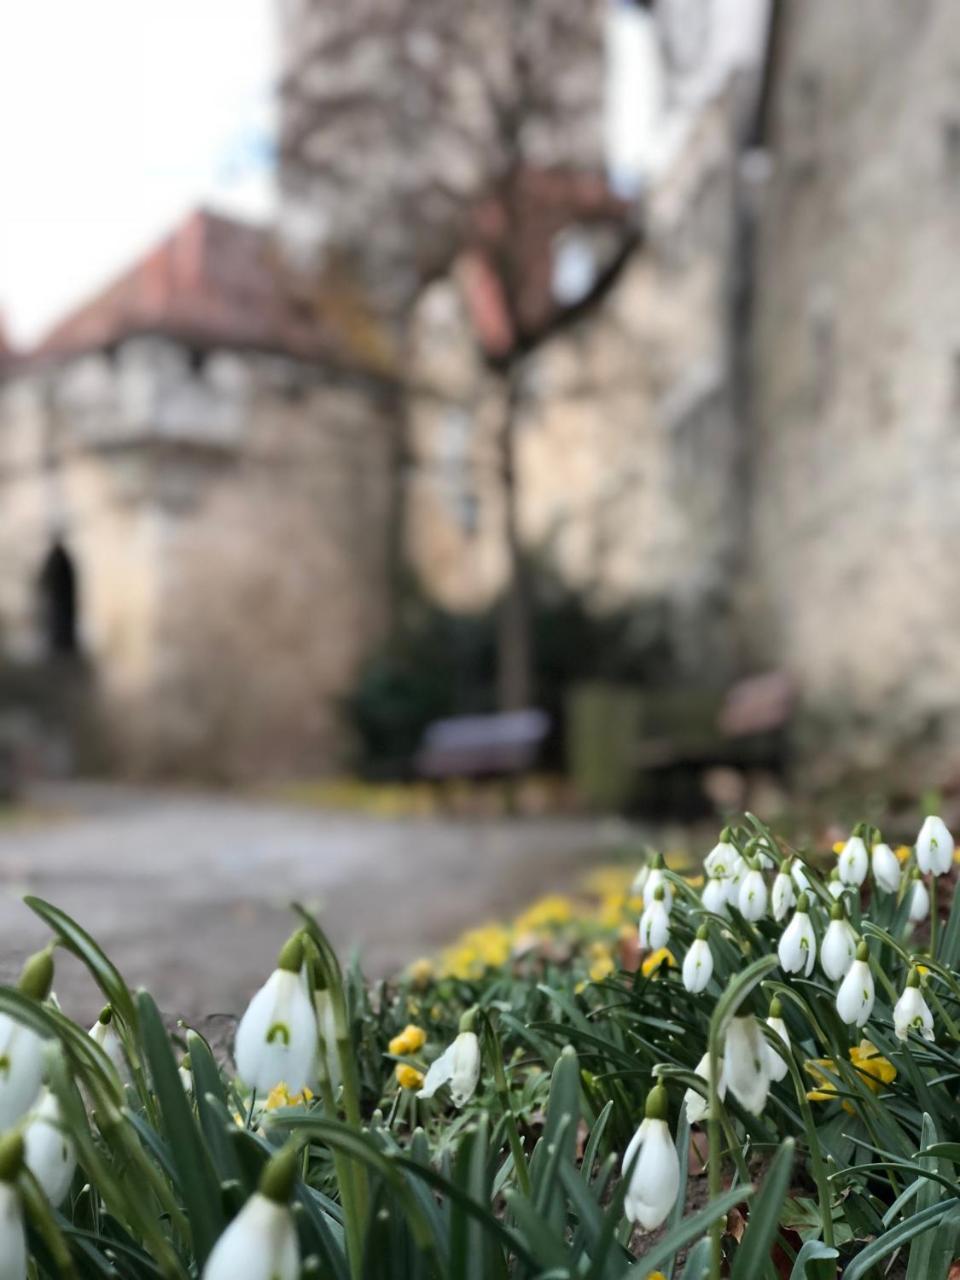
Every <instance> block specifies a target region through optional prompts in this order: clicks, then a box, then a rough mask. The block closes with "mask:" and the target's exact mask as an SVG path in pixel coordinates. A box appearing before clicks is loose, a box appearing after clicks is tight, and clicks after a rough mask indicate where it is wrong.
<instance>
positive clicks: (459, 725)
mask: <svg viewBox="0 0 960 1280" xmlns="http://www.w3.org/2000/svg"><path fill="white" fill-rule="evenodd" d="M549 729H550V717H549V716H548V715H547V714H546V712H545V711H538V710H537V709H535V708H533V707H531V708H528V709H526V710H523V711H503V712H498V713H496V714H493V715H478V716H454V717H452V718H450V719H448V720H436V721H434V723H433V724H431V725H428V726H427V728H426V730H425V731H424V735H423V739H422V741H421V744H420V749H419V750H418V752H417V755H416V759H415V765H416V769H417V772H418V773H419V774H420V776H421V777H423V778H432V779H435V780H437V781H440V780H442V779H446V778H510V777H516V776H518V775H519V774H521V773H526V772H527V771H528V770H529V769H531V768H532V767H533V766H534V765H535V764H536V762H537V757H538V755H539V753H540V748H541V747H542V745H543V742H544V739H545V738H546V736H547V733H548V732H549Z"/></svg>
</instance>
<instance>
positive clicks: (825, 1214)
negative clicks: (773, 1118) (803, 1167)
mask: <svg viewBox="0 0 960 1280" xmlns="http://www.w3.org/2000/svg"><path fill="white" fill-rule="evenodd" d="M787 1067H788V1068H789V1070H790V1077H791V1079H792V1080H793V1085H794V1088H795V1089H796V1092H797V1103H798V1104H799V1107H800V1115H801V1116H802V1118H803V1128H804V1132H805V1134H806V1138H807V1147H808V1148H809V1151H810V1165H811V1169H812V1172H813V1181H814V1184H815V1186H816V1188H817V1200H818V1201H819V1204H820V1227H821V1230H822V1231H823V1243H824V1244H825V1245H828V1246H829V1247H830V1248H833V1244H834V1239H833V1205H832V1202H831V1198H830V1181H829V1178H828V1176H827V1167H826V1165H825V1163H824V1160H823V1155H822V1153H821V1151H820V1144H819V1142H818V1141H817V1126H816V1123H815V1121H814V1118H813V1109H812V1108H811V1106H810V1100H809V1098H808V1097H807V1089H806V1086H805V1084H804V1082H803V1077H802V1076H801V1074H800V1068H799V1067H798V1066H797V1063H796V1060H795V1058H794V1056H793V1053H792V1052H790V1053H788V1054H787Z"/></svg>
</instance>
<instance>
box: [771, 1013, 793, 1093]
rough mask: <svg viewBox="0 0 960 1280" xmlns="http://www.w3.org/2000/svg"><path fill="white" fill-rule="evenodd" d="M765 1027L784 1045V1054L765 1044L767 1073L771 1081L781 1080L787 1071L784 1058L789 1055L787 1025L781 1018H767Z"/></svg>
mask: <svg viewBox="0 0 960 1280" xmlns="http://www.w3.org/2000/svg"><path fill="white" fill-rule="evenodd" d="M767 1026H768V1027H769V1028H770V1030H771V1031H775V1032H776V1033H777V1035H778V1036H779V1037H780V1039H781V1040H782V1041H783V1045H784V1052H783V1053H780V1052H778V1050H777V1049H776V1048H775V1047H774V1046H773V1045H772V1044H770V1043H769V1042H768V1043H767V1046H766V1048H767V1071H768V1072H769V1075H770V1079H771V1080H782V1079H783V1077H784V1076H785V1075H786V1074H787V1071H788V1070H789V1067H788V1066H787V1063H786V1056H785V1055H787V1054H789V1053H790V1035H789V1033H788V1031H787V1024H786V1023H785V1022H784V1020H783V1019H782V1018H768V1019H767Z"/></svg>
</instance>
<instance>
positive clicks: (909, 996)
mask: <svg viewBox="0 0 960 1280" xmlns="http://www.w3.org/2000/svg"><path fill="white" fill-rule="evenodd" d="M893 1029H894V1031H895V1032H896V1033H897V1036H898V1037H899V1038H900V1039H901V1040H906V1039H907V1038H908V1037H909V1035H910V1032H911V1031H917V1032H919V1034H920V1035H922V1036H923V1038H924V1040H932V1039H933V1014H932V1013H931V1012H930V1006H929V1005H928V1004H927V1002H926V1000H925V999H924V998H923V992H922V991H921V990H920V974H919V973H918V971H917V970H916V969H911V970H910V974H909V976H908V978H907V985H906V986H905V987H904V989H903V995H902V996H901V997H900V999H899V1000H898V1001H897V1003H896V1004H895V1005H894V1007H893Z"/></svg>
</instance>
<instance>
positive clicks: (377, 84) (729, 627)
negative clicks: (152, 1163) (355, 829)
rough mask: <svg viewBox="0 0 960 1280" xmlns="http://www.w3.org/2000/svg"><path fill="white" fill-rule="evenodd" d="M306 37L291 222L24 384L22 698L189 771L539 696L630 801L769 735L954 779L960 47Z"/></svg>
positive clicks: (352, 29)
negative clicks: (663, 770)
mask: <svg viewBox="0 0 960 1280" xmlns="http://www.w3.org/2000/svg"><path fill="white" fill-rule="evenodd" d="M277 17H278V22H279V30H280V54H281V66H280V68H279V72H278V89H279V104H280V126H279V136H278V141H277V172H276V181H277V186H278V192H279V202H278V216H277V220H276V225H275V226H274V227H270V228H254V227H250V226H247V225H244V224H240V223H237V222H235V221H233V220H230V219H226V218H223V217H220V216H217V215H214V214H212V213H209V212H198V213H195V214H194V215H193V216H191V217H189V218H188V219H187V220H186V221H185V222H184V223H183V224H182V225H181V226H180V227H179V228H177V229H176V230H174V231H173V232H172V233H171V235H170V237H169V238H168V239H167V240H166V241H164V243H163V244H161V245H160V246H159V247H158V248H157V249H156V251H155V252H153V253H152V254H151V255H149V256H148V257H147V258H145V259H143V260H142V261H141V262H139V263H137V264H135V265H133V266H132V267H131V269H130V270H129V271H128V272H127V273H126V274H125V275H123V276H122V278H121V279H119V280H118V281H116V282H115V283H114V284H113V285H112V286H110V287H109V288H108V289H106V290H105V291H104V292H103V293H101V294H99V295H98V296H96V297H94V298H92V299H91V300H90V302H89V303H88V304H87V305H86V306H84V307H82V308H81V309H79V310H78V311H76V312H74V313H73V314H71V315H69V316H68V317H67V318H66V319H65V320H64V321H63V322H62V323H60V324H58V325H57V326H56V327H55V328H54V329H53V331H52V332H51V333H50V334H49V335H48V336H47V337H46V338H45V339H44V340H43V341H41V342H40V343H39V344H37V345H36V347H35V348H34V349H33V350H31V351H29V352H18V353H16V354H15V353H12V352H8V353H7V354H6V356H5V357H4V375H3V383H2V386H0V542H2V545H3V548H4V554H3V566H4V567H3V574H2V580H0V643H2V646H3V649H4V651H5V653H6V655H7V659H8V667H9V668H10V670H11V671H13V673H14V675H13V676H10V675H8V676H7V677H6V679H7V681H8V683H9V684H10V686H11V688H13V687H16V688H18V689H19V691H20V692H19V695H18V696H19V697H20V699H21V700H22V701H25V702H26V703H30V702H31V700H32V702H33V703H34V704H38V703H42V702H43V700H44V698H45V697H46V696H47V695H48V694H49V690H50V689H51V688H53V687H54V686H53V685H51V683H50V680H51V679H53V680H55V681H57V682H59V683H58V684H57V685H56V687H57V688H58V689H59V688H60V685H61V684H62V685H64V686H65V687H66V688H68V689H69V690H70V693H69V699H70V706H71V707H72V708H73V709H74V723H77V722H78V721H77V716H78V714H79V713H78V712H77V710H76V708H77V707H81V708H84V709H85V710H84V714H83V715H82V716H80V721H82V723H83V724H84V725H85V726H86V728H85V730H84V733H83V735H82V736H83V739H84V741H85V742H87V743H88V744H89V743H93V742H96V743H97V744H99V745H98V747H97V749H98V750H101V751H103V752H104V753H105V755H106V756H107V757H109V758H112V759H113V760H114V761H116V760H120V761H122V762H123V763H124V764H125V765H127V766H128V767H136V768H138V769H144V770H153V771H157V770H167V771H173V772H187V773H190V772H192V773H198V772H202V773H205V774H211V773H212V774H219V775H222V776H236V775H249V774H251V773H253V774H260V773H262V772H264V771H272V772H281V773H292V772H306V771H313V770H317V769H330V768H335V767H340V766H342V764H343V762H344V761H345V760H352V761H353V762H356V761H357V760H358V759H360V760H361V761H362V762H363V763H364V765H365V766H366V767H368V768H371V769H374V770H376V769H381V770H383V771H386V772H390V771H397V770H400V771H402V770H403V769H404V768H407V767H409V764H410V761H411V759H412V757H413V753H414V751H415V748H416V745H417V742H418V740H419V737H420V734H421V733H422V731H423V729H424V727H425V726H426V725H427V724H429V723H430V722H431V721H432V720H434V719H436V718H437V717H440V716H449V715H453V714H460V713H467V712H476V711H489V710H493V709H495V708H501V709H510V708H518V707H524V706H531V705H537V706H544V707H546V708H547V710H548V711H549V712H550V714H551V716H552V718H553V722H554V725H555V729H556V734H555V740H554V743H553V746H552V747H551V750H552V752H553V756H552V757H551V759H552V760H553V761H554V762H555V763H556V762H558V761H559V760H560V759H561V756H562V752H563V749H564V746H566V760H567V762H568V763H571V764H573V765H574V767H575V768H576V769H577V770H578V772H579V774H580V775H581V778H582V780H583V781H584V785H585V786H586V787H587V789H588V790H589V788H590V786H591V782H590V780H591V779H593V780H594V782H595V783H596V787H599V791H600V792H601V793H603V787H604V785H605V783H604V780H606V781H607V782H609V781H610V780H611V779H614V780H615V779H617V778H620V777H629V776H631V775H633V774H635V773H636V772H637V771H638V770H639V769H640V767H641V765H644V766H649V767H650V768H654V767H659V766H661V765H663V764H667V765H670V764H675V763H682V762H684V761H688V762H691V763H692V764H694V765H695V766H696V767H698V768H707V767H710V766H714V765H724V764H729V763H736V764H737V765H738V766H744V765H745V764H746V763H749V757H750V750H752V748H750V750H746V752H745V751H744V750H738V749H736V748H734V747H732V746H731V740H732V739H735V738H739V739H741V740H742V739H744V738H747V739H752V740H754V745H755V740H756V736H757V734H760V735H763V734H768V733H770V732H771V731H772V732H773V734H774V737H775V738H776V745H775V746H771V745H770V743H771V741H772V739H771V740H768V741H766V745H765V747H764V750H763V758H764V760H765V762H766V763H768V764H770V763H772V764H776V765H777V766H781V765H782V764H783V761H784V758H785V757H784V755H783V744H784V742H787V743H788V744H789V746H790V750H791V751H792V760H793V762H794V764H795V765H796V766H798V767H799V768H800V769H801V770H802V773H803V775H804V776H805V778H806V780H807V781H812V782H815V783H819V784H822V783H826V782H829V781H830V780H832V779H833V778H835V777H836V776H838V775H840V774H843V773H844V772H851V771H855V772H860V773H865V774H877V775H878V776H879V775H882V774H883V771H884V770H886V769H888V768H889V767H890V766H891V765H893V764H894V763H895V764H896V766H897V768H898V770H900V771H901V777H902V779H903V785H906V786H909V785H911V778H914V777H915V778H917V779H919V777H920V771H921V770H926V774H925V776H926V777H928V778H933V779H934V780H939V781H949V780H950V778H951V777H952V776H953V774H954V773H955V771H956V766H957V764H958V763H960V695H958V682H957V680H956V678H955V675H956V673H955V666H956V663H957V659H956V658H955V657H954V647H953V642H952V634H953V632H954V631H955V629H956V628H955V625H954V620H953V617H952V613H951V611H950V607H949V603H948V602H949V600H950V599H951V598H952V592H951V586H952V582H951V577H950V574H951V567H952V564H953V561H954V559H955V547H956V546H957V537H958V527H957V518H956V517H955V516H954V514H953V509H952V503H951V501H950V498H951V484H952V479H953V472H954V470H955V469H956V466H957V461H955V455H957V449H958V448H960V446H958V444H957V441H956V439H955V436H956V420H957V405H958V401H960V372H958V371H960V364H958V356H957V352H958V350H960V316H958V315H957V314H956V312H957V309H958V307H960V304H958V303H957V302H956V297H955V295H956V290H952V289H951V288H950V282H951V280H950V273H951V269H952V267H953V265H954V263H955V261H956V254H957V250H958V245H957V243H956V228H955V225H954V223H955V219H954V217H953V213H952V202H953V199H954V197H955V194H956V190H955V188H956V183H957V181H958V174H960V86H958V82H957V78H956V73H955V69H954V67H953V62H952V56H953V55H952V52H951V50H952V49H953V48H955V47H956V40H957V37H958V36H960V11H957V10H956V9H955V7H953V6H951V5H949V4H948V3H947V2H946V0H928V3H926V4H924V5H923V6H922V7H919V8H912V9H910V10H907V9H906V8H905V7H904V6H902V5H900V4H898V3H896V0H880V2H879V3H877V4H876V5H875V6H873V7H871V10H870V15H869V18H867V17H866V15H865V13H864V11H863V10H862V9H861V8H860V7H857V6H850V5H842V6H838V5H835V4H832V3H831V2H830V0H804V2H803V3H801V2H800V0H780V3H776V4H773V5H769V4H768V3H766V0H650V3H642V2H640V0H633V2H628V0H616V2H614V0H589V2H588V3H584V4H579V5H570V4H569V3H566V2H565V0H538V2H537V3H536V4H533V5H531V4H527V3H521V0H484V2H483V3H481V2H480V0H457V3H450V2H449V0H351V2H350V3H346V0H338V2H335V0H279V3H278V4H277ZM957 456H958V457H960V455H957ZM37 673H41V675H40V676H39V678H38V675H37ZM758 673H767V675H766V678H765V679H762V680H759V681H758V680H753V682H752V683H746V684H744V683H743V682H744V680H749V678H750V677H755V676H756V675H757V674H758ZM47 677H49V679H48V678H47ZM31 690H33V692H30V691H31ZM67 696H68V695H67V694H65V693H64V694H62V695H61V694H58V695H57V698H56V699H55V700H54V701H55V703H56V705H55V707H54V709H53V712H50V711H49V709H48V708H42V710H41V712H38V714H42V715H45V716H48V717H49V716H50V715H52V716H53V718H54V719H56V708H57V707H62V706H63V705H64V698H65V697H67ZM791 711H792V715H790V718H789V719H788V714H789V713H790V712H791ZM88 749H90V748H89V747H88ZM358 753H359V754H358ZM911 770H915V773H911ZM597 779H599V780H600V781H599V782H597ZM596 787H595V789H596ZM627 790H629V786H628V785H627V784H626V783H625V784H624V788H620V787H619V786H614V787H612V789H609V793H608V794H607V793H604V794H603V798H604V799H605V800H609V801H610V802H611V803H618V802H620V801H621V800H622V799H623V798H624V795H625V794H626V791H627Z"/></svg>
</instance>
